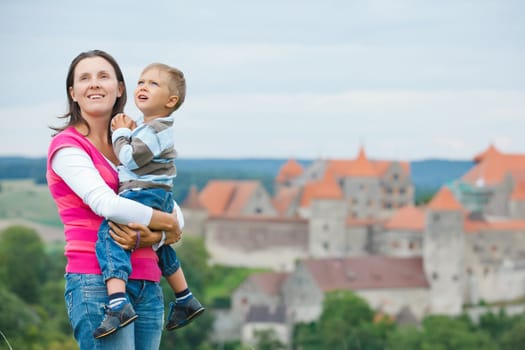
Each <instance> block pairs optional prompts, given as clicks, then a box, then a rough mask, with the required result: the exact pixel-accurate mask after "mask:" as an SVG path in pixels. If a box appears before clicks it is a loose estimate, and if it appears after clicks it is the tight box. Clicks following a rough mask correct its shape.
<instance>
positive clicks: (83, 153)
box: [47, 50, 181, 350]
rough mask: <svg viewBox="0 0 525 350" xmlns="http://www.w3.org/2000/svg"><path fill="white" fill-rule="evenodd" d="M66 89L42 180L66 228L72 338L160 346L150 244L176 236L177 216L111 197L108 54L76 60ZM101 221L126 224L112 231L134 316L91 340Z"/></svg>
mask: <svg viewBox="0 0 525 350" xmlns="http://www.w3.org/2000/svg"><path fill="white" fill-rule="evenodd" d="M66 89H67V98H68V105H69V111H68V112H67V113H66V114H65V115H64V118H67V122H66V125H65V126H64V127H62V128H55V130H56V131H57V134H56V135H55V136H54V137H53V139H52V141H51V144H50V147H49V152H48V162H47V181H48V185H49V189H50V192H51V194H52V196H53V198H54V200H55V202H56V205H57V207H58V212H59V215H60V217H61V220H62V222H63V224H64V230H65V236H66V246H65V255H66V257H67V266H66V275H65V278H66V291H65V299H66V306H67V312H68V316H69V320H70V322H71V325H72V327H73V332H74V336H75V339H76V340H77V342H78V344H79V346H80V349H81V350H84V349H85V350H87V349H90V350H92V349H123V350H124V349H126V350H128V349H140V350H153V349H158V348H159V345H160V337H161V332H162V323H163V315H164V306H163V297H162V290H161V288H160V285H159V281H160V277H161V273H160V270H159V267H158V264H157V257H156V254H155V252H154V251H153V250H152V249H151V246H152V245H155V244H157V245H158V244H159V243H160V244H162V243H164V244H171V243H174V242H176V241H177V240H178V239H180V235H181V232H180V229H179V225H178V223H177V220H176V218H175V215H170V214H167V213H163V212H161V211H158V210H153V209H151V208H149V207H146V206H144V205H142V204H139V203H137V202H135V201H131V200H127V199H124V198H122V197H119V196H118V195H117V194H116V193H115V192H116V190H117V187H118V175H117V172H116V167H115V166H116V165H117V164H118V160H117V158H116V157H115V155H114V153H113V149H112V145H111V135H110V122H111V118H112V116H113V115H115V114H117V113H120V112H122V111H123V109H124V105H125V103H126V87H125V83H124V77H123V75H122V71H121V70H120V67H119V66H118V64H117V62H116V61H115V60H114V59H113V57H111V56H110V55H109V54H107V53H106V52H103V51H99V50H93V51H88V52H83V53H81V54H80V55H78V56H77V57H76V58H75V59H74V60H73V61H72V62H71V65H70V67H69V71H68V74H67V79H66ZM103 217H106V218H108V219H109V220H111V221H113V222H117V223H121V224H127V223H130V224H128V226H125V225H118V226H117V225H115V224H111V225H110V226H111V229H112V231H111V234H112V236H113V239H114V240H115V241H116V242H117V243H119V244H120V245H121V246H122V247H123V248H125V249H131V250H133V253H132V254H131V263H132V268H133V271H132V273H131V275H130V277H129V281H128V285H127V290H126V291H127V293H128V295H129V298H130V300H131V302H132V305H133V308H134V309H135V312H136V313H137V315H138V319H137V320H136V321H135V322H133V323H131V324H129V325H128V326H126V327H125V328H123V329H121V330H120V331H119V332H116V333H115V334H114V335H110V336H108V337H105V338H103V339H100V340H96V339H94V338H93V331H94V330H95V328H96V327H97V326H98V325H99V324H100V322H101V321H102V318H103V316H104V307H105V303H106V302H107V293H106V286H105V284H104V281H103V278H102V275H101V272H100V268H99V265H98V261H97V257H96V254H95V241H96V239H97V231H98V228H99V226H100V224H101V222H102V219H103ZM148 227H149V228H148ZM150 229H151V230H150ZM153 230H156V231H153ZM164 236H165V240H164ZM161 241H162V242H161Z"/></svg>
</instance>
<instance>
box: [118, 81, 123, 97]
mask: <svg viewBox="0 0 525 350" xmlns="http://www.w3.org/2000/svg"><path fill="white" fill-rule="evenodd" d="M122 93H124V84H123V83H122V82H121V81H119V82H118V93H117V97H122Z"/></svg>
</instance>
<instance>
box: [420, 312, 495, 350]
mask: <svg viewBox="0 0 525 350" xmlns="http://www.w3.org/2000/svg"><path fill="white" fill-rule="evenodd" d="M421 349H423V350H441V349H443V350H447V349H454V350H456V349H457V350H461V349H477V350H496V349H498V347H497V345H496V344H495V343H494V342H493V341H492V340H491V339H490V338H489V336H488V335H487V334H485V333H483V332H479V331H475V330H473V329H472V325H471V324H470V321H469V320H468V319H467V318H464V317H463V318H450V317H447V316H429V317H426V318H425V319H424V320H423V337H422V343H421Z"/></svg>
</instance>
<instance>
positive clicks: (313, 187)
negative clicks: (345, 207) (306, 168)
mask: <svg viewBox="0 0 525 350" xmlns="http://www.w3.org/2000/svg"><path fill="white" fill-rule="evenodd" d="M320 198H323V199H343V191H342V190H341V187H340V186H339V184H338V183H337V180H336V179H335V176H334V175H333V172H332V171H331V170H328V169H327V170H326V171H325V174H324V178H323V179H321V180H319V181H312V182H308V183H306V184H305V186H304V188H303V193H302V196H301V204H300V206H301V207H308V206H310V204H311V201H312V199H320Z"/></svg>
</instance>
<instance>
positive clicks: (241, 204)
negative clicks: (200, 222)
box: [225, 181, 260, 216]
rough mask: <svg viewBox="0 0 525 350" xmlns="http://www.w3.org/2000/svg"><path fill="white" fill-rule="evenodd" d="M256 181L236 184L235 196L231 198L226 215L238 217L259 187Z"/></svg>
mask: <svg viewBox="0 0 525 350" xmlns="http://www.w3.org/2000/svg"><path fill="white" fill-rule="evenodd" d="M259 185H260V184H259V182H257V181H241V182H237V183H236V187H235V194H234V195H233V197H232V200H231V202H230V205H229V206H228V209H227V210H226V212H225V214H226V215H234V216H235V215H240V214H241V213H242V210H243V209H244V208H245V207H246V204H247V203H248V201H249V199H250V198H251V196H252V195H253V194H254V193H255V191H256V190H257V187H259Z"/></svg>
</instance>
